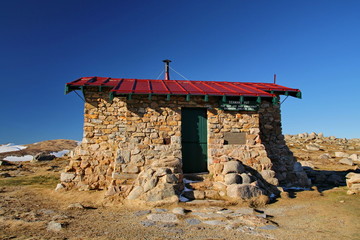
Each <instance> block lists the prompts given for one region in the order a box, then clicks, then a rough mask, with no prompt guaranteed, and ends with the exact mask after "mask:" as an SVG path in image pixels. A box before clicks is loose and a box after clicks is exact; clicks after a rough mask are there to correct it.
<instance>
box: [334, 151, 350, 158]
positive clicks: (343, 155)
mask: <svg viewBox="0 0 360 240" xmlns="http://www.w3.org/2000/svg"><path fill="white" fill-rule="evenodd" d="M335 157H341V158H347V157H349V154H347V153H344V152H335Z"/></svg>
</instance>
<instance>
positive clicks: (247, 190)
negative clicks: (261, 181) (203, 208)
mask: <svg viewBox="0 0 360 240" xmlns="http://www.w3.org/2000/svg"><path fill="white" fill-rule="evenodd" d="M261 194H262V192H261V190H260V189H259V188H258V187H256V186H253V185H250V184H232V185H229V186H228V187H227V196H229V197H231V198H240V199H250V198H252V197H258V196H260V195H261Z"/></svg>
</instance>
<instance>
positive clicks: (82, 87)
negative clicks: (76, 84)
mask: <svg viewBox="0 0 360 240" xmlns="http://www.w3.org/2000/svg"><path fill="white" fill-rule="evenodd" d="M80 90H81V92H82V94H83V95H84V96H85V93H84V90H85V88H84V86H81V87H80Z"/></svg>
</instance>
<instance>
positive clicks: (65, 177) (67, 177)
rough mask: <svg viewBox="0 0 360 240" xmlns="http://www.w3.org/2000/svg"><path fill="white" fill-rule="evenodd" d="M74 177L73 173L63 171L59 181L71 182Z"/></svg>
mask: <svg viewBox="0 0 360 240" xmlns="http://www.w3.org/2000/svg"><path fill="white" fill-rule="evenodd" d="M75 177H76V175H75V173H68V172H63V173H61V175H60V181H61V182H71V181H72V180H74V179H75Z"/></svg>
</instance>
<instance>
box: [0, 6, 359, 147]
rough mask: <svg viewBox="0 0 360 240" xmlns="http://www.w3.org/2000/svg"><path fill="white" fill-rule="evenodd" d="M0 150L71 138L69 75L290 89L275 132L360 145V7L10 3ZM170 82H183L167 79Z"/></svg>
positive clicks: (77, 131) (1, 42) (76, 133)
mask: <svg viewBox="0 0 360 240" xmlns="http://www.w3.org/2000/svg"><path fill="white" fill-rule="evenodd" d="M0 23H1V24H0V32H1V37H0V48H1V51H0V64H1V65H0V77H1V87H0V97H1V115H0V143H7V142H14V143H17V144H26V143H32V142H36V141H41V140H49V139H59V138H64V139H75V140H81V138H82V124H83V102H82V101H81V100H80V99H79V98H78V97H77V96H76V95H75V94H74V93H71V94H69V95H64V85H65V83H66V82H70V81H72V80H75V79H77V78H79V77H85V76H102V77H124V78H150V79H151V78H157V76H158V75H159V73H160V72H161V71H162V69H163V63H162V62H161V60H163V59H165V58H169V59H171V60H173V62H172V65H171V66H172V67H173V68H174V69H175V70H177V71H178V72H180V73H182V74H183V75H185V76H186V77H187V78H189V79H192V80H215V81H246V82H249V81H254V82H272V80H273V74H274V73H276V74H277V76H278V78H277V80H278V84H281V85H285V86H287V87H292V88H299V89H301V90H302V92H303V99H302V100H299V99H294V98H290V97H289V98H288V99H287V100H286V101H285V102H284V104H283V105H282V113H283V115H282V116H283V132H284V133H290V134H296V133H302V132H312V131H316V132H323V133H324V134H325V135H327V136H330V135H335V136H337V137H347V138H359V137H360V127H359V122H360V107H359V103H360V101H359V100H360V94H359V91H360V1H357V0H354V1H351V0H347V1H342V0H338V1H332V0H320V1H317V0H299V1H295V0H294V1H288V0H283V1H277V0H272V1H268V0H263V1H260V0H234V1H231V0H226V1H220V0H217V1H214V0H198V1H190V0H185V1H175V0H166V1H163V0H159V1H158V0H153V1H149V0H136V1H135V0H133V1H131V0H128V1H124V0H122V1H98V0H96V1H95V0H94V1H92V0H86V1H85V0H84V1H80V0H61V1H60V0H51V1H49V0H32V1H29V0H22V1H19V0H11V1H1V2H0ZM171 77H172V79H174V78H176V79H182V78H181V77H179V76H177V75H176V74H175V73H172V74H171Z"/></svg>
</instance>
